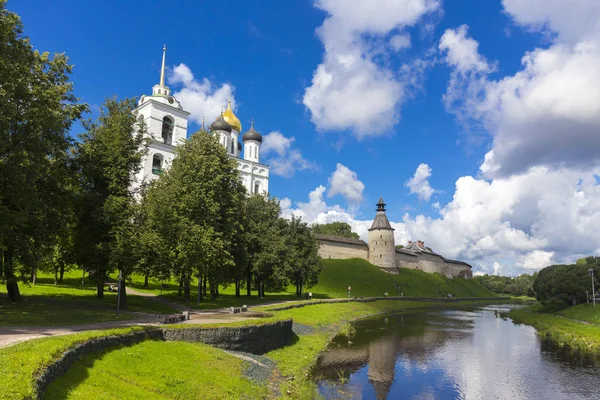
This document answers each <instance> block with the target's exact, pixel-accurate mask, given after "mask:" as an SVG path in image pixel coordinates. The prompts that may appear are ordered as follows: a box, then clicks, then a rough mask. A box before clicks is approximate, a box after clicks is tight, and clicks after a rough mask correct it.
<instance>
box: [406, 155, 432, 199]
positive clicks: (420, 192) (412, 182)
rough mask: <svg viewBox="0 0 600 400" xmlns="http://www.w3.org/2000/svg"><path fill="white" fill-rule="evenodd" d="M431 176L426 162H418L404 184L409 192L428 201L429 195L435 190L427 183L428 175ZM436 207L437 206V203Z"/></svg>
mask: <svg viewBox="0 0 600 400" xmlns="http://www.w3.org/2000/svg"><path fill="white" fill-rule="evenodd" d="M430 176H431V168H430V167H429V165H427V164H419V166H418V167H417V170H416V171H415V174H414V175H413V177H412V178H410V179H409V180H408V181H407V182H406V183H405V184H404V186H406V187H408V188H409V189H410V193H412V194H416V195H417V196H419V199H421V200H425V201H429V199H430V198H431V195H432V194H434V193H435V192H436V190H435V189H434V188H432V187H431V186H430V185H429V179H428V178H429V177H430ZM436 208H439V203H438V206H437V207H436Z"/></svg>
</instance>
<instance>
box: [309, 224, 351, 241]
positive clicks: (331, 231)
mask: <svg viewBox="0 0 600 400" xmlns="http://www.w3.org/2000/svg"><path fill="white" fill-rule="evenodd" d="M310 227H311V229H312V231H313V232H314V233H315V234H321V235H332V236H339V237H345V238H348V239H360V236H358V233H356V232H352V227H351V226H350V224H348V223H346V222H330V223H328V224H317V223H314V224H312V225H311V226H310Z"/></svg>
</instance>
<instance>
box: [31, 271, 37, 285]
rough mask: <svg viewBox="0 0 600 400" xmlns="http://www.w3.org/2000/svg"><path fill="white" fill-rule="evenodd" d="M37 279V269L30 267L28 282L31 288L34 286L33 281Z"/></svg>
mask: <svg viewBox="0 0 600 400" xmlns="http://www.w3.org/2000/svg"><path fill="white" fill-rule="evenodd" d="M36 278H37V268H36V267H31V279H30V282H31V283H32V284H33V286H35V280H36Z"/></svg>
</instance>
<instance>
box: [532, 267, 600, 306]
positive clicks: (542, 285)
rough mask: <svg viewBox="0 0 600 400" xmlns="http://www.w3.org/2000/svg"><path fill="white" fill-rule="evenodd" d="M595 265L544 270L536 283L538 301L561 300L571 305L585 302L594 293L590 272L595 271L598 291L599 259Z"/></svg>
mask: <svg viewBox="0 0 600 400" xmlns="http://www.w3.org/2000/svg"><path fill="white" fill-rule="evenodd" d="M591 261H593V262H594V263H590V264H588V263H586V264H573V265H551V266H549V267H546V268H544V269H542V270H541V271H540V272H539V273H538V275H537V278H536V279H535V281H534V282H533V289H534V291H535V297H536V299H538V300H540V301H549V300H550V301H552V300H561V301H564V302H565V303H567V304H569V305H570V304H571V303H572V301H573V300H575V301H577V302H584V301H586V300H587V294H589V295H591V293H592V276H591V274H590V273H589V270H590V269H592V270H593V271H594V285H595V290H596V291H598V290H599V288H598V274H600V263H598V262H597V261H598V258H596V259H595V260H594V259H593V258H592V259H591Z"/></svg>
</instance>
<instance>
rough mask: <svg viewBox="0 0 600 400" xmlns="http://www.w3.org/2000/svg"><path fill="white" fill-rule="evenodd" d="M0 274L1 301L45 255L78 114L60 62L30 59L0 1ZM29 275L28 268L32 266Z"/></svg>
mask: <svg viewBox="0 0 600 400" xmlns="http://www.w3.org/2000/svg"><path fill="white" fill-rule="evenodd" d="M0 54H1V55H2V56H0V98H1V99H2V101H1V102H0V187H1V188H2V190H0V269H2V271H3V275H4V279H6V288H7V291H8V297H9V299H11V300H12V301H18V300H19V299H20V292H19V287H18V283H17V276H18V275H22V274H24V273H26V272H27V271H31V269H25V268H23V269H22V270H21V271H18V270H17V269H18V267H17V266H19V265H20V266H23V267H25V266H27V264H28V262H29V261H31V260H34V263H35V264H37V263H38V261H39V260H41V258H43V255H44V254H47V251H48V249H50V248H51V247H52V242H53V239H54V237H55V235H56V231H57V230H58V229H60V224H59V223H57V222H56V221H60V220H61V219H60V218H59V216H60V213H61V205H62V204H63V203H64V202H65V199H66V198H67V197H68V196H69V195H70V194H69V191H68V189H67V188H68V184H67V183H66V181H67V180H68V178H69V146H70V143H71V140H70V137H69V136H68V134H67V133H68V131H69V129H70V127H71V124H72V123H73V122H74V121H75V120H77V119H79V118H80V117H81V114H82V113H83V112H84V111H85V110H86V106H85V105H84V104H81V103H79V102H78V99H77V98H76V97H75V96H74V95H73V86H72V83H71V82H69V75H70V73H71V70H72V67H71V65H69V64H68V59H67V57H66V56H65V55H64V54H55V55H54V56H53V57H50V55H49V54H48V53H39V52H38V51H34V50H33V47H32V46H31V44H30V41H29V39H28V38H27V37H25V36H24V35H23V26H22V24H21V21H20V18H19V17H18V15H16V14H15V13H12V12H9V11H8V10H6V1H5V0H0ZM33 267H34V268H35V265H34V266H33Z"/></svg>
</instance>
